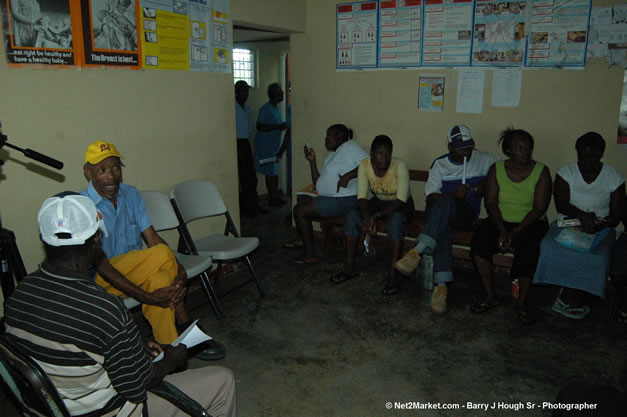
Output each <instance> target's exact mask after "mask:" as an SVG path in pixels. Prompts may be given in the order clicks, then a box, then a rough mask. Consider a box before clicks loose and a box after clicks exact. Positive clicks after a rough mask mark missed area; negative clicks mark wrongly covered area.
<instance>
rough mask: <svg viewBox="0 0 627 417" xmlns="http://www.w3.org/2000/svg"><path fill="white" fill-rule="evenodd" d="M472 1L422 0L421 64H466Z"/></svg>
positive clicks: (470, 47)
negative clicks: (423, 1)
mask: <svg viewBox="0 0 627 417" xmlns="http://www.w3.org/2000/svg"><path fill="white" fill-rule="evenodd" d="M473 11H474V2H473V0H425V5H424V32H423V43H422V65H423V66H438V67H441V66H468V65H470V52H471V50H472V30H473V26H472V21H473Z"/></svg>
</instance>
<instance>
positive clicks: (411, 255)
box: [394, 248, 420, 275]
mask: <svg viewBox="0 0 627 417" xmlns="http://www.w3.org/2000/svg"><path fill="white" fill-rule="evenodd" d="M418 262H420V254H419V253H418V251H417V250H416V249H415V248H414V249H412V250H410V251H409V252H407V253H406V254H405V256H403V257H402V258H401V259H399V260H398V261H397V262H396V263H395V264H394V269H396V270H397V271H398V272H400V273H401V274H403V275H409V274H411V273H412V272H414V271H415V270H416V268H418Z"/></svg>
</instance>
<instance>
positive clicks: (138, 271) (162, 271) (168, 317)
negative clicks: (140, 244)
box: [96, 244, 178, 344]
mask: <svg viewBox="0 0 627 417" xmlns="http://www.w3.org/2000/svg"><path fill="white" fill-rule="evenodd" d="M109 262H111V265H113V267H114V268H115V269H117V270H118V271H120V273H121V274H122V275H124V276H125V277H126V279H128V280H129V281H131V282H132V283H133V284H135V285H137V286H138V287H139V288H141V289H142V290H144V291H146V292H153V291H155V290H158V289H159V288H163V287H168V286H170V285H171V284H172V282H173V281H174V278H176V274H177V263H176V257H175V256H174V253H172V250H171V249H170V248H169V247H167V246H166V245H164V244H159V245H155V246H153V247H151V248H148V249H142V250H133V251H130V252H128V253H124V254H122V255H118V256H116V257H115V258H111V259H109ZM96 283H97V284H98V285H100V286H101V287H103V288H104V289H105V290H106V291H107V292H108V293H111V294H113V295H116V296H118V297H119V296H124V295H125V294H124V293H122V292H121V291H120V290H118V289H117V288H114V287H113V286H111V284H109V283H108V282H107V281H105V280H104V279H103V278H102V277H101V276H100V275H98V276H97V277H96ZM142 313H143V314H144V317H145V318H146V320H148V322H149V323H150V325H151V326H152V333H153V335H154V337H155V340H156V341H157V343H160V344H170V343H172V342H174V340H175V339H176V338H177V337H178V332H177V331H176V325H175V317H174V310H172V309H170V308H163V307H159V306H152V305H147V304H143V305H142Z"/></svg>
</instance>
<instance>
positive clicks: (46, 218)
mask: <svg viewBox="0 0 627 417" xmlns="http://www.w3.org/2000/svg"><path fill="white" fill-rule="evenodd" d="M64 194H66V193H64ZM37 221H38V222H39V232H40V233H41V239H42V240H43V241H44V242H46V243H47V244H49V245H52V246H69V245H82V244H83V243H85V241H87V239H89V238H90V237H92V236H93V235H94V234H95V233H96V231H98V229H101V230H102V231H103V233H104V234H105V236H106V235H107V231H106V229H105V228H104V220H103V219H102V215H101V214H100V213H99V212H98V210H97V209H96V206H95V205H94V203H93V201H91V199H90V198H89V197H86V196H84V195H80V194H70V195H67V194H66V195H64V196H62V197H58V196H55V197H50V198H48V199H46V201H44V203H43V205H42V206H41V209H39V214H38V215H37ZM58 233H67V234H69V235H70V237H69V238H67V239H62V238H59V237H58V236H57V234H58Z"/></svg>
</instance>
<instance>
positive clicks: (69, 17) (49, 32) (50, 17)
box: [0, 0, 81, 67]
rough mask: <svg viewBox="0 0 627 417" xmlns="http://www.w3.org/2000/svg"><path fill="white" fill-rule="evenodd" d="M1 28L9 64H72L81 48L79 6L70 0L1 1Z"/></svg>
mask: <svg viewBox="0 0 627 417" xmlns="http://www.w3.org/2000/svg"><path fill="white" fill-rule="evenodd" d="M0 4H1V5H2V6H1V7H2V12H3V13H2V19H3V20H2V27H3V29H4V39H5V49H6V57H7V62H8V63H9V65H14V66H23V65H44V66H61V67H65V66H73V65H76V64H78V63H79V61H80V55H81V51H80V49H79V45H77V43H76V42H74V40H73V35H74V36H76V35H75V33H77V32H78V33H80V30H77V29H80V9H79V7H78V5H77V4H76V3H74V2H72V1H70V0H59V1H55V0H2V1H0Z"/></svg>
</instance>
